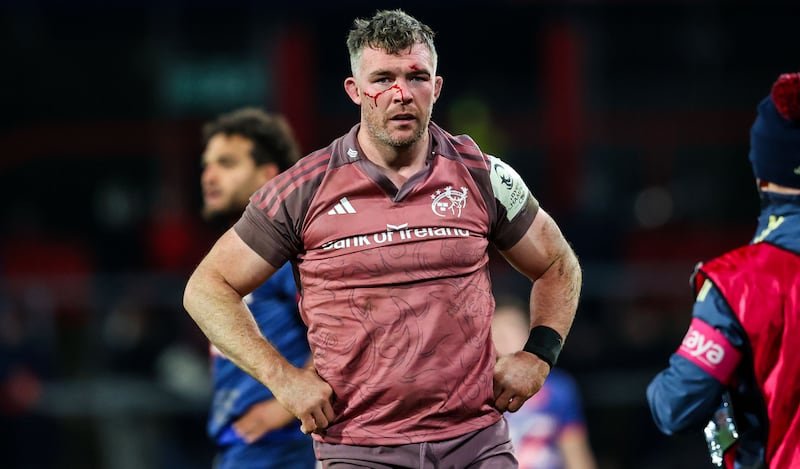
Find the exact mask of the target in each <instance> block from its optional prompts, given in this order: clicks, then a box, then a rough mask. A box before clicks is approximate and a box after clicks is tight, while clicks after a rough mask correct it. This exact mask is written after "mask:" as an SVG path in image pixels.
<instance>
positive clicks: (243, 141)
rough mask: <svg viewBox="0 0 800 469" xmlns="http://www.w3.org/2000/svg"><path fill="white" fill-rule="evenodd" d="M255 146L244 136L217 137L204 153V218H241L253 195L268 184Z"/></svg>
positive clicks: (202, 178)
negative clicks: (258, 163)
mask: <svg viewBox="0 0 800 469" xmlns="http://www.w3.org/2000/svg"><path fill="white" fill-rule="evenodd" d="M252 150H253V142H251V141H250V140H249V139H247V138H244V137H242V136H241V135H225V134H216V135H214V136H213V137H211V139H210V140H209V141H208V145H207V146H206V150H205V152H204V153H203V173H202V175H201V177H200V183H201V185H202V189H203V216H204V217H205V218H206V219H211V218H214V217H217V216H229V215H239V214H240V213H241V212H242V211H243V210H244V208H245V207H246V206H247V202H248V201H249V199H250V195H252V194H253V192H255V191H256V190H258V189H259V188H260V187H261V186H262V185H263V184H264V183H265V182H266V181H267V180H268V177H267V176H266V175H265V171H264V167H263V166H265V165H262V166H256V164H255V161H254V160H253V157H252V156H251V152H252Z"/></svg>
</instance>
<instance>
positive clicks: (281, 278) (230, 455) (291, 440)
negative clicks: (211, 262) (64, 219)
mask: <svg viewBox="0 0 800 469" xmlns="http://www.w3.org/2000/svg"><path fill="white" fill-rule="evenodd" d="M203 138H204V143H205V151H204V153H203V157H202V158H203V159H202V168H203V171H202V175H201V184H202V190H203V217H204V218H205V219H206V220H208V221H209V222H210V223H214V224H216V225H218V226H219V227H220V228H221V229H223V230H224V229H227V228H229V227H230V225H231V224H232V223H233V222H234V221H235V220H237V219H238V218H239V217H240V216H241V214H242V211H243V210H244V208H245V206H247V203H248V200H249V198H250V195H251V194H253V193H254V192H255V191H256V190H258V189H259V188H260V187H261V186H263V185H264V184H265V183H266V182H267V181H269V180H271V179H272V178H274V177H275V176H277V175H278V174H279V173H280V172H281V171H283V170H285V169H287V168H288V167H289V166H291V165H292V164H293V163H294V162H295V161H296V160H297V157H298V156H299V154H298V145H297V143H296V142H295V140H294V136H293V133H292V131H291V129H290V127H289V125H288V124H287V122H286V120H285V119H284V118H283V117H282V116H280V115H276V114H269V113H266V112H264V111H262V110H259V109H255V108H244V109H239V110H235V111H233V112H230V113H227V114H223V115H220V116H219V117H218V118H217V119H216V120H214V121H211V122H208V123H207V124H206V125H205V126H204V128H203ZM297 299H298V297H297V289H296V287H295V281H294V275H293V274H292V268H291V265H290V264H288V263H287V264H285V265H284V266H283V267H281V268H280V269H278V270H277V271H276V272H275V275H273V276H272V277H271V278H270V279H269V280H267V281H266V282H264V283H263V284H262V285H260V286H259V287H258V288H256V289H255V290H253V292H252V293H250V294H249V295H247V296H245V298H244V301H245V303H247V306H248V307H249V308H250V311H252V312H253V316H254V318H255V320H256V322H257V323H258V327H259V329H260V331H261V333H262V334H263V335H264V337H266V338H267V340H269V341H270V343H272V344H273V345H274V346H275V347H276V348H277V349H278V350H279V351H280V353H281V354H282V355H283V356H284V357H286V359H287V360H288V361H289V362H290V363H292V364H293V365H294V366H297V367H302V366H304V365H305V364H306V363H307V362H308V361H309V358H310V351H309V347H308V342H307V339H306V328H305V325H304V324H303V322H302V320H301V318H300V315H299V312H298V308H297ZM211 355H212V360H213V369H212V375H213V382H214V397H213V402H212V406H211V411H210V415H209V419H208V433H209V436H210V437H211V438H212V439H213V440H214V442H215V443H216V444H217V447H218V458H217V461H216V463H215V467H216V468H219V469H227V468H231V469H233V468H236V469H266V468H283V469H285V468H296V469H303V468H313V467H315V464H316V458H315V457H314V452H313V448H312V445H311V438H310V437H309V436H308V435H306V434H304V433H303V432H301V431H300V423H299V421H297V419H295V418H294V416H293V415H292V414H291V413H290V412H288V411H287V410H286V409H285V408H284V407H283V406H282V405H281V404H280V403H279V402H278V401H277V400H276V399H275V397H274V396H273V394H272V392H270V390H269V389H267V388H266V387H265V386H264V385H262V384H261V383H259V382H258V381H256V380H255V379H253V378H252V377H251V376H250V375H248V374H247V373H245V372H244V371H242V370H241V369H239V368H238V367H237V366H236V365H235V364H234V363H233V362H232V361H230V360H228V359H227V358H226V357H225V356H224V355H223V354H222V353H220V352H219V350H218V349H217V348H216V347H214V346H213V345H212V346H211Z"/></svg>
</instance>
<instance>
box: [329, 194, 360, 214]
mask: <svg viewBox="0 0 800 469" xmlns="http://www.w3.org/2000/svg"><path fill="white" fill-rule="evenodd" d="M345 213H356V209H354V208H353V206H352V205H350V201H349V200H347V197H342V198H341V199H339V203H337V204H336V205H334V206H333V208H332V209H330V210H329V211H328V215H344V214H345Z"/></svg>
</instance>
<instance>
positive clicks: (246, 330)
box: [183, 264, 293, 392]
mask: <svg viewBox="0 0 800 469" xmlns="http://www.w3.org/2000/svg"><path fill="white" fill-rule="evenodd" d="M183 303H184V307H185V308H186V311H187V312H188V313H189V315H190V316H191V317H192V319H193V320H194V321H195V322H196V323H197V325H198V326H199V327H200V329H201V330H202V331H203V333H204V334H205V335H206V337H208V339H209V341H211V343H212V344H214V345H215V346H216V347H217V348H218V349H219V350H220V351H221V352H222V353H223V354H225V356H226V357H228V358H229V359H230V360H231V361H233V362H234V363H235V364H236V365H237V366H238V367H239V368H241V369H242V370H244V371H245V372H247V373H248V374H250V375H251V376H253V377H254V378H256V379H257V380H259V381H260V382H261V383H263V384H264V385H265V386H267V387H270V383H274V382H280V380H281V376H282V375H284V374H285V373H287V372H290V369H291V368H293V367H292V365H291V364H289V363H288V362H287V361H286V360H285V359H284V358H283V357H282V356H281V355H280V354H279V353H278V352H277V350H275V348H274V347H273V346H272V345H271V344H270V343H269V342H268V341H267V340H266V339H265V338H264V337H263V335H262V334H261V332H260V331H259V329H258V325H257V324H256V322H255V320H254V319H253V315H252V313H251V312H250V310H249V309H248V308H247V306H246V305H245V304H244V302H243V301H242V296H241V294H240V293H239V292H237V291H236V290H235V289H234V288H233V287H231V286H230V285H229V284H228V283H227V282H226V281H225V280H224V278H222V277H221V276H220V275H219V274H216V273H214V272H212V270H211V269H209V268H207V267H205V266H204V265H203V264H201V265H200V266H199V267H198V268H197V270H196V271H195V272H194V273H193V274H192V276H191V278H190V279H189V281H188V282H187V284H186V290H185V291H184V297H183ZM273 392H274V390H273Z"/></svg>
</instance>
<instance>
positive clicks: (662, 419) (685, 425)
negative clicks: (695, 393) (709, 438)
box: [647, 384, 705, 435]
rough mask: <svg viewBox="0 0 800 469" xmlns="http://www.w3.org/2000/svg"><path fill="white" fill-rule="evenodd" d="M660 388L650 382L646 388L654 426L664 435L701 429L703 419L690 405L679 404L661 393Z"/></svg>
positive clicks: (703, 422)
mask: <svg viewBox="0 0 800 469" xmlns="http://www.w3.org/2000/svg"><path fill="white" fill-rule="evenodd" d="M662 392H663V391H662V390H659V389H658V388H657V386H654V385H653V384H651V385H650V386H649V387H648V388H647V402H648V404H649V406H650V414H651V415H652V416H653V422H654V423H655V425H656V427H657V428H658V429H659V430H660V431H661V433H663V434H665V435H675V434H679V433H685V432H688V431H692V430H700V429H702V427H703V425H704V424H705V421H704V420H703V418H702V417H701V416H700V413H699V412H698V411H697V409H696V408H694V407H693V406H691V405H685V404H684V405H680V404H679V403H678V402H676V400H675V399H674V398H670V396H665V395H662Z"/></svg>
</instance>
